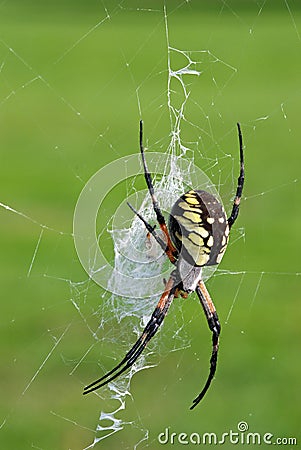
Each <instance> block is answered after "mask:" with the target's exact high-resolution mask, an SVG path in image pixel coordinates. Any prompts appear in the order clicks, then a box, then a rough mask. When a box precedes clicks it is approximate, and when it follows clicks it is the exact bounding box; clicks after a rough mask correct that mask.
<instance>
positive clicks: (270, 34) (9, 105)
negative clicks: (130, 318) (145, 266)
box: [0, 0, 301, 450]
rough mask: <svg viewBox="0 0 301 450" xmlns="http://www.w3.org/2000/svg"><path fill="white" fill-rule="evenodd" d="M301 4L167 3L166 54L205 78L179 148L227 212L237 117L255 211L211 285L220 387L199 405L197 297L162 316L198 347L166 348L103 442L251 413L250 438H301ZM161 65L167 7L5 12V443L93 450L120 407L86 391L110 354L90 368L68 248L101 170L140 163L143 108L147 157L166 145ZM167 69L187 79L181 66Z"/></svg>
mask: <svg viewBox="0 0 301 450" xmlns="http://www.w3.org/2000/svg"><path fill="white" fill-rule="evenodd" d="M300 6H301V4H300V2H297V1H292V0H287V1H286V0H283V1H282V0H281V1H280V0H279V1H278V0H276V1H275V0H273V1H271V0H267V1H264V0H262V1H248V0H245V1H232V0H228V1H226V2H224V1H197V0H192V1H189V2H182V1H177V0H175V1H167V2H166V11H167V21H168V31H169V40H170V45H171V46H172V47H175V48H177V49H180V50H193V51H195V52H193V53H192V54H191V55H190V56H191V58H192V59H196V60H197V61H198V64H197V67H196V68H197V69H198V70H203V74H202V75H201V76H200V77H192V79H191V80H190V79H189V80H185V81H187V82H188V83H189V84H190V83H191V85H190V86H189V89H190V90H191V95H190V97H189V102H187V110H186V118H187V120H188V123H191V124H193V126H189V125H188V124H187V125H184V126H183V139H184V141H185V143H186V144H187V146H189V144H188V142H191V146H190V148H192V149H193V150H195V159H196V163H197V164H198V165H199V166H200V167H202V168H203V170H205V172H206V173H207V174H208V175H209V176H211V177H212V179H213V180H216V183H217V185H218V186H219V188H220V189H219V190H220V193H221V195H222V197H223V198H224V199H225V206H226V208H227V209H228V210H229V208H230V207H231V199H232V196H233V189H234V186H235V179H236V170H237V154H238V148H237V136H236V129H235V123H236V122H237V121H238V120H239V121H240V122H241V124H242V128H243V133H244V140H245V145H246V189H245V201H243V202H242V210H241V215H240V217H239V220H238V222H237V225H236V228H235V230H233V234H232V241H231V245H230V246H229V249H228V252H227V253H226V256H225V258H224V260H223V262H222V264H221V267H220V272H217V275H216V276H214V277H213V278H212V279H211V280H210V281H209V283H208V288H209V289H210V291H211V293H212V296H213V299H214V301H215V304H216V306H217V309H218V313H219V316H220V319H221V323H222V327H223V329H222V338H221V353H220V359H219V366H218V372H217V376H216V379H215V380H214V384H213V386H212V387H211V389H210V391H209V392H208V394H207V396H206V398H205V399H204V401H203V403H202V404H201V405H200V406H199V407H198V408H197V409H195V410H194V411H193V412H191V411H189V406H190V404H191V400H192V399H193V398H194V396H195V395H196V394H197V393H198V392H199V390H200V387H201V385H202V383H203V379H204V377H205V374H206V375H207V365H208V358H209V352H210V334H209V331H208V330H207V325H206V323H205V320H204V318H203V317H202V312H201V311H200V308H199V306H198V304H197V302H196V301H195V299H194V301H192V300H191V299H190V300H189V301H188V300H187V301H186V302H185V305H184V307H183V308H182V309H181V310H177V308H175V310H174V311H171V314H170V316H169V319H170V321H171V322H172V321H173V318H172V314H181V313H182V314H183V317H184V321H185V323H186V324H187V325H185V332H186V334H187V335H188V336H189V337H190V339H191V345H190V346H188V348H186V349H185V350H180V351H177V352H170V353H168V352H167V354H166V355H165V356H164V357H162V358H161V357H160V355H158V356H157V359H156V362H157V363H158V365H157V367H155V368H153V369H150V370H146V371H142V372H140V373H139V374H138V375H137V376H136V377H135V378H134V379H133V382H132V392H131V393H132V398H129V399H128V401H127V408H126V410H125V411H123V412H121V413H120V418H122V420H124V421H125V422H131V421H133V422H134V423H135V425H127V426H125V428H124V430H123V431H121V432H119V433H116V434H115V435H114V436H111V437H109V438H108V439H107V440H106V441H104V442H103V443H102V444H103V445H104V446H105V448H108V449H109V448H112V449H113V448H116V447H117V446H119V447H121V448H133V447H134V445H135V444H136V443H137V442H139V440H141V439H142V437H143V436H144V431H143V430H149V436H148V439H147V440H145V441H143V442H141V444H140V446H139V447H138V448H144V447H149V448H153V449H157V448H160V445H159V444H158V441H157V436H158V434H159V433H161V432H162V431H164V430H165V428H166V427H169V428H170V430H171V432H175V433H181V432H186V433H192V432H197V433H204V432H215V433H218V434H219V435H221V434H222V433H224V432H228V431H229V430H230V429H232V430H234V431H237V424H238V422H240V421H242V420H245V421H247V422H248V424H249V429H250V431H253V432H259V433H267V432H270V433H273V434H274V436H275V437H289V436H292V437H296V438H297V439H299V442H300V439H301V434H300V400H301V399H300V381H299V380H300V375H301V373H300V371H301V363H300V356H299V355H300V353H299V352H300V345H299V344H300V335H301V332H300V319H301V317H300V311H301V308H300V303H299V301H300V298H299V297H300V275H299V274H300V272H301V270H300V263H299V254H300V245H299V242H300V237H299V235H300V229H301V216H300V213H299V199H300V180H299V178H300V177H299V174H300V164H301V158H300V142H301V127H300V117H301V37H300V36H301V8H300ZM200 50H206V52H204V53H203V52H201V53H197V51H200ZM167 56H168V52H167V44H166V31H165V23H164V14H163V2H161V1H150V0H149V1H146V0H144V1H138V0H136V1H134V0H133V1H130V0H124V1H119V2H117V1H116V2H114V1H109V0H107V1H104V2H99V1H96V0H95V1H92V0H89V1H83V0H82V1H72V2H71V1H67V0H63V1H60V2H58V1H57V2H51V3H49V4H46V3H45V2H38V1H33V0H31V1H23V2H22V1H13V0H11V1H9V2H2V3H1V5H0V130H1V132H0V152H1V164H0V180H1V181H0V183H1V195H0V202H1V204H3V205H6V206H7V207H9V208H12V209H13V210H14V211H15V212H14V211H11V210H9V209H8V208H7V207H6V208H5V207H1V208H0V214H1V218H0V248H1V252H0V254H1V256H0V258H1V259H0V265H1V266H0V274H1V275H0V276H1V311H2V312H1V339H0V342H1V404H0V412H1V417H0V423H1V424H2V425H1V427H0V443H1V448H5V449H30V448H39V449H44V450H55V449H73V450H74V449H82V448H85V447H87V446H88V445H89V444H91V443H92V442H93V440H94V438H95V437H96V436H97V434H96V433H95V430H96V427H97V423H98V417H99V413H100V411H101V410H109V407H108V405H106V403H105V400H104V401H103V402H102V400H101V399H100V398H99V397H96V396H93V395H91V396H90V397H89V398H83V397H82V395H81V390H82V387H83V385H84V384H85V383H87V382H88V381H90V380H92V379H93V378H94V376H98V375H99V371H98V368H97V362H98V359H97V358H99V357H100V356H99V355H97V352H95V360H93V359H92V357H90V360H89V364H86V363H85V360H84V355H85V353H86V352H87V350H88V348H89V347H90V345H91V344H92V337H91V333H90V332H89V330H88V326H87V323H86V322H85V320H87V321H89V317H88V316H84V317H82V316H81V315H80V314H79V313H78V311H77V309H76V307H75V306H74V303H73V301H76V294H75V292H76V286H77V285H76V283H81V282H84V283H85V282H86V281H87V278H88V277H87V275H86V274H85V272H84V270H83V269H82V268H81V266H80V263H79V261H78V259H77V255H76V252H75V250H74V244H73V239H72V219H73V212H74V207H75V204H76V201H77V198H78V196H79V194H80V192H81V190H82V188H83V187H84V185H85V183H86V182H87V181H88V179H89V178H90V177H91V176H92V175H93V174H94V173H95V172H96V171H97V170H98V169H99V168H101V167H103V166H105V165H106V164H107V163H108V162H110V161H113V160H114V159H116V158H119V157H121V156H124V155H127V154H132V153H135V152H137V150H138V149H137V128H138V121H139V118H140V112H139V106H140V108H141V116H142V117H143V119H144V122H145V136H146V137H145V138H146V139H147V144H148V148H149V149H150V150H151V151H163V152H164V151H165V150H166V147H167V144H168V142H169V133H170V123H169V114H168V109H167ZM172 57H174V52H173V53H172V54H171V58H172ZM172 64H174V67H175V68H178V66H180V64H183V58H182V60H181V57H179V59H178V60H177V59H176V60H172ZM192 68H194V67H192ZM173 88H175V90H176V89H177V88H178V89H179V87H176V86H173ZM196 142H198V145H197V144H196ZM227 155H230V157H229V156H227ZM188 157H189V153H188ZM211 157H212V162H211V164H209V162H208V161H209V160H210V158H211ZM204 161H206V166H205V167H204ZM215 161H217V162H218V164H217V165H216V164H215V163H214V162H215ZM119 195H121V194H120V193H119V194H118V195H117V194H115V198H114V197H113V198H112V199H111V201H110V204H108V205H107V208H106V210H105V211H104V217H105V218H106V217H108V218H109V217H110V215H112V214H113V213H114V210H115V209H116V207H117V206H118V204H119V203H120V201H121V200H122V199H121V198H120V197H119ZM104 220H106V219H104ZM107 241H108V242H107V245H108V249H110V243H109V239H107ZM108 251H110V250H108ZM222 271H226V274H225V275H223V276H219V275H221V274H222V273H223V272H222ZM78 286H80V284H79V285H78ZM85 286H86V287H87V292H86V297H85V301H87V302H88V303H89V301H91V302H93V304H94V305H95V304H96V303H97V302H103V301H105V297H104V298H101V293H102V292H101V290H100V288H98V286H95V285H93V282H91V283H90V284H89V283H86V285H85ZM81 301H82V302H83V303H84V300H83V298H82V296H81ZM179 301H180V300H179ZM98 319H99V321H100V318H96V319H94V321H95V320H98ZM167 320H168V319H167ZM226 322H227V323H226ZM167 328H168V325H166V329H167ZM117 336H118V334H117ZM131 337H132V336H131ZM131 337H129V343H128V345H129V344H130V343H131V342H132V339H131ZM124 339H126V337H124ZM160 340H163V342H164V327H163V332H162V333H161V337H160ZM166 345H167V346H168V345H170V346H171V347H172V344H168V343H166ZM107 350H108V352H110V348H109V347H108V348H107ZM81 359H83V362H82V363H80V361H81ZM75 368H76V370H75ZM70 374H71V375H70ZM98 445H101V444H98ZM98 445H96V448H97V446H98ZM299 445H300V444H299ZM169 446H172V447H173V448H174V447H176V448H180V447H181V445H180V444H174V445H171V444H168V445H167V447H169ZM232 447H233V446H232V445H230V444H229V443H227V444H224V445H223V448H232ZM236 447H238V448H243V446H242V444H239V445H237V446H236ZM254 447H257V446H256V445H255V446H254ZM260 447H262V445H261V446H260ZM286 448H293V447H292V446H291V447H289V446H286Z"/></svg>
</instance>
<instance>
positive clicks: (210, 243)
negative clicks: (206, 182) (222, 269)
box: [168, 190, 229, 266]
mask: <svg viewBox="0 0 301 450" xmlns="http://www.w3.org/2000/svg"><path fill="white" fill-rule="evenodd" d="M168 228H169V232H170V236H171V239H172V241H173V243H174V245H175V247H176V249H177V250H178V252H179V254H181V255H182V256H183V258H184V259H185V260H186V261H187V262H188V263H189V264H191V265H194V266H211V265H216V264H219V263H220V261H221V259H222V257H223V254H224V252H225V250H226V247H227V243H228V236H229V226H228V221H227V218H226V214H225V210H224V208H223V206H222V204H221V203H220V202H219V201H218V200H217V199H216V198H215V197H214V195H212V194H210V193H209V192H206V191H201V190H190V191H188V192H186V193H185V194H183V195H182V196H181V197H180V198H179V199H178V200H177V201H176V202H175V204H174V205H173V207H172V210H171V213H170V217H169V224H168Z"/></svg>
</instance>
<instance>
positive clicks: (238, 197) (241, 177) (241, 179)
mask: <svg viewBox="0 0 301 450" xmlns="http://www.w3.org/2000/svg"><path fill="white" fill-rule="evenodd" d="M237 129H238V138H239V155H240V173H239V177H238V180H237V189H236V195H235V199H234V202H233V207H232V211H231V214H230V217H229V219H228V224H229V228H231V227H232V225H233V224H234V222H235V220H236V219H237V216H238V213H239V205H240V200H241V196H242V190H243V187H244V181H245V168H244V150H243V148H244V146H243V141H242V132H241V128H240V124H239V123H238V124H237Z"/></svg>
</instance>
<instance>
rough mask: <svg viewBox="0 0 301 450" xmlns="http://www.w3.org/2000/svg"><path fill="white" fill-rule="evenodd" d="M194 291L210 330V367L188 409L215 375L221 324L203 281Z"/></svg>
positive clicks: (204, 391)
mask: <svg viewBox="0 0 301 450" xmlns="http://www.w3.org/2000/svg"><path fill="white" fill-rule="evenodd" d="M196 293H197V295H198V297H199V300H200V302H201V305H202V307H203V310H204V312H205V315H206V318H207V322H208V325H209V328H210V330H211V331H212V354H211V358H210V369H209V375H208V378H207V381H206V383H205V386H204V388H203V390H202V391H201V393H200V394H199V395H198V396H197V397H196V398H195V399H194V400H193V404H192V406H191V407H190V409H193V408H195V407H196V406H197V405H198V403H199V402H200V401H201V400H202V398H203V397H204V395H205V394H206V392H207V390H208V389H209V386H210V384H211V381H212V379H213V377H214V375H215V371H216V364H217V353H218V344H219V335H220V330H221V326H220V323H219V320H218V316H217V313H216V310H215V307H214V304H213V302H212V300H211V297H210V294H209V292H208V291H207V289H206V286H205V284H204V282H203V281H200V282H199V284H198V286H197V288H196Z"/></svg>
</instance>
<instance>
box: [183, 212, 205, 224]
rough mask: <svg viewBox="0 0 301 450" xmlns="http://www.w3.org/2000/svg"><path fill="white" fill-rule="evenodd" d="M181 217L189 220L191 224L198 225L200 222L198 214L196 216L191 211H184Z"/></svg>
mask: <svg viewBox="0 0 301 450" xmlns="http://www.w3.org/2000/svg"><path fill="white" fill-rule="evenodd" d="M183 216H184V217H186V218H187V219H189V220H191V221H192V222H193V223H200V222H201V216H200V214H197V213H195V212H192V211H184V213H183Z"/></svg>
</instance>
